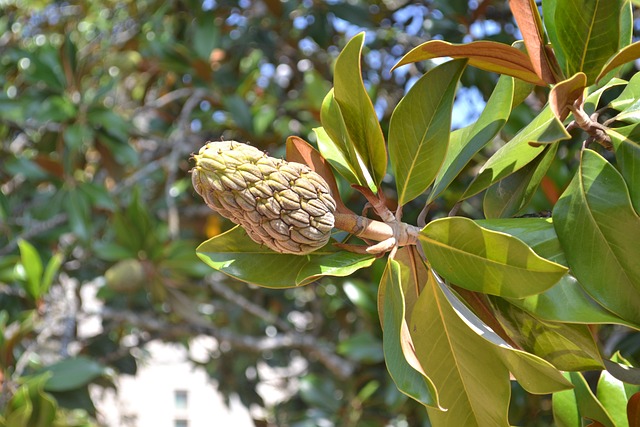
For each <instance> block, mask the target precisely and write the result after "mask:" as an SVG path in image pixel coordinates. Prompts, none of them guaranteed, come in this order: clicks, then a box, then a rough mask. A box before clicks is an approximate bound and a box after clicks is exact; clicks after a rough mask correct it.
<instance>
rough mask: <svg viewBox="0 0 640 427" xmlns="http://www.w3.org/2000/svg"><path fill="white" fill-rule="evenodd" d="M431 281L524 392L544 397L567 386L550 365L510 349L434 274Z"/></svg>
mask: <svg viewBox="0 0 640 427" xmlns="http://www.w3.org/2000/svg"><path fill="white" fill-rule="evenodd" d="M433 278H434V279H435V280H436V281H437V282H438V283H439V285H440V289H441V290H442V292H443V294H444V295H445V297H446V298H447V300H448V301H449V304H451V307H452V308H453V309H454V311H455V312H456V314H457V315H458V317H459V318H460V319H461V320H462V321H463V322H464V323H466V324H467V326H469V328H471V330H473V331H474V332H475V333H476V334H478V336H480V337H482V338H483V339H484V340H485V341H487V342H489V343H491V344H492V347H491V349H493V350H495V351H497V353H496V356H497V357H498V358H499V359H501V360H502V362H503V363H504V364H505V366H506V367H507V368H508V369H509V372H511V373H512V374H513V376H514V377H515V378H516V379H517V380H518V382H519V383H520V384H521V385H522V387H523V388H524V389H525V390H527V391H528V392H529V393H534V394H547V393H552V392H555V391H560V390H565V389H567V388H570V387H571V384H570V383H569V382H568V381H566V380H565V379H564V377H563V376H562V374H561V373H560V371H558V370H557V369H556V368H555V367H554V366H553V365H551V364H550V363H549V362H547V361H545V360H543V359H541V358H540V357H538V356H536V355H533V354H531V353H527V352H525V351H521V350H518V349H515V348H513V347H512V346H511V345H510V344H509V343H507V342H506V341H505V340H504V339H503V338H502V337H500V336H499V335H498V334H496V333H495V332H494V331H493V330H492V329H491V328H490V327H488V326H487V325H486V324H485V323H484V322H483V321H482V320H480V318H478V316H476V315H475V314H474V313H473V312H472V311H471V310H470V309H469V308H468V307H467V306H466V305H465V304H464V303H463V302H462V301H461V300H460V299H458V298H457V297H456V296H455V295H454V293H453V292H452V291H451V289H449V288H448V287H447V286H446V285H445V284H444V282H443V281H442V279H440V277H439V276H438V275H436V274H434V275H433Z"/></svg>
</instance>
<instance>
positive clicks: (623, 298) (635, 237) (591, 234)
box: [553, 150, 640, 324]
mask: <svg viewBox="0 0 640 427" xmlns="http://www.w3.org/2000/svg"><path fill="white" fill-rule="evenodd" d="M553 218H554V222H553V224H554V226H555V229H556V232H557V234H558V238H559V240H560V244H561V245H562V248H563V249H564V252H565V255H566V258H567V261H568V264H569V267H570V268H571V271H572V273H573V274H574V275H575V277H576V278H577V279H578V281H579V282H580V284H581V285H582V286H583V287H584V288H585V290H586V291H587V292H588V293H589V295H591V296H592V297H593V298H594V299H595V300H596V301H598V302H599V303H600V304H602V305H603V306H604V307H606V308H607V309H609V310H610V311H612V312H613V313H615V314H617V315H618V316H620V317H621V318H623V319H626V320H628V321H630V322H633V323H635V324H638V323H640V310H638V307H640V263H638V242H639V241H640V218H639V217H638V215H637V214H636V212H635V211H634V210H633V207H632V206H631V200H630V199H629V193H628V191H627V187H626V184H625V183H624V180H623V178H622V176H621V175H620V174H619V173H618V172H617V171H616V170H615V169H614V167H613V166H611V164H609V163H608V162H607V161H606V160H605V159H604V158H602V157H601V156H600V155H599V154H597V153H595V152H594V151H591V150H584V151H583V153H582V157H581V161H580V168H579V170H578V172H577V173H576V176H575V177H574V179H573V180H572V181H571V184H569V187H568V188H567V190H566V191H565V192H564V194H563V195H562V197H560V200H558V203H557V204H556V206H555V208H554V210H553ZM577 230H579V232H576V231H577Z"/></svg>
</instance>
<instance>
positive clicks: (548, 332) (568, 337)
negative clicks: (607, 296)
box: [491, 297, 604, 371]
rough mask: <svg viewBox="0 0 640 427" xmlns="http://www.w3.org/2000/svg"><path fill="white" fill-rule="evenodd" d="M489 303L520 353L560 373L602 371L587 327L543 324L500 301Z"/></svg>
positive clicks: (493, 300) (494, 300) (552, 323)
mask: <svg viewBox="0 0 640 427" xmlns="http://www.w3.org/2000/svg"><path fill="white" fill-rule="evenodd" d="M491 300H492V302H493V306H494V307H495V308H496V309H497V311H498V316H499V317H498V318H499V320H500V322H501V323H502V324H503V326H504V327H505V329H506V330H507V333H508V334H509V336H510V337H511V339H512V340H513V341H515V342H516V344H518V346H520V347H521V348H522V349H523V350H525V351H527V352H529V353H533V354H535V355H536V356H539V357H541V358H543V359H544V360H546V361H548V362H550V363H551V364H552V365H553V366H555V367H556V368H558V369H560V370H563V371H583V370H596V369H603V368H604V364H603V361H602V358H601V357H600V352H599V349H598V346H597V345H596V343H595V342H594V340H593V335H592V334H591V331H590V330H589V327H588V326H587V325H578V324H566V323H556V322H546V321H543V320H540V319H537V318H535V317H534V316H532V315H531V314H529V313H528V312H526V311H524V310H521V309H519V308H517V307H515V306H513V305H511V304H509V303H508V302H507V301H505V300H503V299H501V298H497V297H493V298H491Z"/></svg>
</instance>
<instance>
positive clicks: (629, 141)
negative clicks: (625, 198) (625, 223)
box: [607, 125, 640, 213]
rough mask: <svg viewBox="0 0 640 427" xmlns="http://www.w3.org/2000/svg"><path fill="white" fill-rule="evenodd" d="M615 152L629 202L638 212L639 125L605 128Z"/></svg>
mask: <svg viewBox="0 0 640 427" xmlns="http://www.w3.org/2000/svg"><path fill="white" fill-rule="evenodd" d="M607 135H609V136H610V137H611V142H612V143H613V148H614V150H615V152H616V161H617V164H618V168H619V169H620V172H621V173H622V176H623V177H624V180H625V182H626V183H627V187H628V188H629V196H630V197H631V204H632V205H633V207H634V209H635V211H636V213H640V126H638V125H632V126H625V127H623V128H616V129H607Z"/></svg>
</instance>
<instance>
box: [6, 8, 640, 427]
mask: <svg viewBox="0 0 640 427" xmlns="http://www.w3.org/2000/svg"><path fill="white" fill-rule="evenodd" d="M0 8H1V9H0V11H1V13H0V88H1V90H0V141H1V145H0V150H1V151H0V190H1V191H0V381H1V382H0V384H1V393H0V414H2V415H3V419H1V420H0V421H1V422H2V424H4V425H8V426H13V425H15V426H20V425H34V426H40V425H42V426H48V425H59V426H67V425H68V426H71V425H78V426H80V425H95V424H96V422H97V421H96V420H99V414H98V413H97V412H96V409H95V406H94V404H93V401H92V396H94V395H92V394H90V393H89V386H90V385H91V386H92V387H94V386H96V385H97V386H98V387H106V388H108V387H113V385H114V381H113V380H114V377H115V376H117V375H119V374H135V372H136V369H137V365H138V362H139V361H140V360H141V359H142V358H143V357H144V351H143V350H144V347H145V344H146V343H149V342H151V341H154V340H161V341H165V342H172V343H178V344H181V345H183V346H185V347H186V348H189V347H190V346H191V345H192V344H193V342H194V340H195V339H196V337H198V336H200V335H203V334H204V335H208V336H211V337H213V338H214V339H215V343H216V345H214V346H212V347H211V348H210V349H209V350H210V351H209V352H208V354H207V357H206V358H204V359H203V358H202V357H200V358H198V359H197V360H194V364H198V365H201V366H203V367H204V368H205V369H206V370H207V372H208V373H209V375H210V376H211V378H212V379H214V380H215V381H216V382H217V384H218V388H219V389H220V391H221V392H222V393H224V394H225V395H226V396H227V397H229V396H233V395H237V396H239V397H240V399H241V401H242V402H243V403H244V404H245V405H246V406H247V407H249V408H251V410H252V414H253V415H254V417H255V422H256V425H278V426H287V425H290V426H320V425H342V426H348V425H354V426H355V425H358V426H386V425H397V426H402V425H411V426H417V425H428V420H427V419H426V413H425V411H424V410H423V409H422V408H421V407H419V405H417V404H416V403H415V402H413V401H411V400H409V399H407V398H405V397H404V396H403V395H402V394H400V393H399V392H398V391H397V389H396V388H395V386H394V385H393V383H392V381H391V380H390V378H389V376H388V374H387V372H386V369H385V366H384V362H383V360H382V351H381V335H380V327H379V320H378V318H377V312H376V287H375V284H376V283H377V282H378V281H379V276H380V274H381V270H382V268H383V265H377V264H376V265H375V266H374V268H372V269H369V270H365V271H364V272H361V273H358V275H357V276H353V277H350V278H346V279H344V278H331V279H323V280H322V281H321V282H319V283H317V284H312V285H310V286H307V287H304V288H300V289H290V290H287V291H270V290H267V289H262V288H257V287H251V286H246V285H245V284H241V283H236V282H234V281H232V280H230V279H228V278H226V277H221V276H218V275H215V274H211V272H210V270H209V269H208V268H207V267H206V266H205V265H204V264H203V263H201V262H200V261H199V260H198V259H197V258H196V256H195V247H196V246H197V244H198V243H199V242H201V241H203V240H204V239H206V238H208V237H211V236H213V235H216V234H218V233H220V232H221V231H223V230H225V229H227V228H229V227H230V226H231V224H230V223H228V222H226V220H223V219H221V218H220V217H218V216H216V215H215V214H213V212H212V211H210V210H208V208H207V207H206V206H205V205H204V203H202V201H201V200H200V199H199V198H198V197H197V195H196V194H195V192H194V191H193V189H192V188H191V181H190V176H189V169H190V167H191V166H190V163H189V156H190V154H191V153H193V152H196V151H197V150H198V149H199V147H200V146H202V145H203V144H204V143H205V142H206V141H207V140H215V139H220V138H224V139H235V140H238V141H249V142H251V143H252V144H253V145H255V146H258V147H259V148H261V149H264V150H267V151H268V152H269V153H270V154H271V155H273V156H284V141H285V139H286V138H287V136H289V135H299V136H301V137H303V138H305V139H307V140H310V141H311V142H313V132H312V131H311V129H312V128H314V127H317V126H319V125H320V124H319V111H320V105H321V102H322V99H323V98H324V96H325V94H326V93H327V91H328V90H329V89H330V88H331V80H332V66H333V62H334V60H335V58H336V57H337V55H338V53H339V52H340V49H341V48H342V47H343V46H344V44H345V43H346V42H347V41H348V40H349V38H350V37H351V36H353V35H354V34H356V33H357V32H359V31H362V30H365V31H366V34H367V36H366V45H365V51H364V63H363V73H364V79H365V84H366V86H367V89H368V90H369V93H370V96H371V98H372V100H373V102H374V105H375V109H376V112H377V114H378V116H379V118H380V120H381V122H382V126H383V129H386V127H387V123H388V119H389V118H390V115H391V112H392V111H393V108H394V107H395V105H396V104H397V102H398V101H399V100H400V99H401V97H402V96H403V94H404V93H406V90H407V89H408V87H410V85H411V84H412V83H413V82H415V80H416V79H417V78H418V77H420V76H421V75H422V73H423V72H424V71H425V70H426V69H428V68H430V67H431V66H433V64H429V63H422V64H417V65H414V66H410V67H401V68H400V69H398V70H396V71H394V72H393V73H390V71H389V70H390V68H391V67H392V65H393V64H395V63H396V62H397V60H398V59H399V58H400V57H401V56H402V55H403V54H404V53H406V52H408V51H409V50H410V49H411V48H413V47H415V46H416V45H418V44H420V43H422V42H424V41H426V40H429V39H444V40H447V41H450V42H469V41H472V40H475V39H491V40H496V41H500V42H504V43H511V42H513V41H514V40H515V39H517V38H518V34H517V32H516V29H515V25H514V21H513V18H512V16H511V15H510V11H509V7H508V3H507V1H506V0H431V1H426V2H417V3H413V2H407V1H402V0H376V1H366V2H365V1H359V0H354V1H350V2H338V1H328V0H303V1H301V2H297V1H280V0H263V1H258V0H256V1H249V0H240V1H224V0H218V1H216V0H204V1H188V0H184V1H178V0H173V1H165V0H162V1H160V0H141V1H118V0H96V1H91V2H86V1H58V2H52V1H45V0H31V1H30V0H0ZM496 80H497V77H496V76H494V75H491V74H488V73H485V72H482V71H480V70H476V69H468V70H467V71H466V72H465V74H464V76H463V78H462V85H463V87H461V88H460V91H459V94H458V98H457V100H456V105H455V108H454V119H453V123H454V126H456V127H460V126H462V125H464V124H467V123H469V122H470V121H471V120H473V119H474V118H475V117H477V115H478V114H479V112H480V111H481V109H482V106H483V104H484V101H485V99H486V98H487V97H488V95H489V94H490V92H491V90H492V88H493V86H494V85H495V82H496ZM536 95H537V96H536ZM544 102H545V99H544V94H543V93H542V92H541V93H539V94H534V96H532V97H530V98H529V99H528V102H527V103H525V104H523V105H522V106H520V107H518V108H517V109H516V110H515V111H514V114H513V116H512V118H511V119H510V120H511V127H510V126H507V127H506V128H505V131H504V132H507V133H508V132H509V129H517V128H519V126H520V124H521V123H527V122H528V121H529V120H530V119H531V118H532V117H533V116H534V113H535V111H536V109H537V108H539V107H540V106H541V105H543V104H544ZM564 159H565V160H567V162H568V161H569V160H570V159H572V155H571V153H566V154H565V156H564ZM561 160H562V156H561ZM472 171H473V166H472V167H471V168H470V170H469V172H468V177H471V172H472ZM568 171H569V169H568V167H567V165H566V164H563V163H562V161H560V162H558V164H557V165H554V166H553V167H552V169H551V172H550V176H551V178H550V179H549V180H548V181H547V182H546V184H545V183H543V186H542V190H541V192H540V194H539V195H538V196H537V197H538V198H537V199H536V200H538V201H534V208H535V209H538V210H543V209H545V206H546V205H545V194H546V195H550V196H552V197H553V194H551V193H553V192H554V191H556V192H557V191H558V189H559V188H562V186H563V185H565V184H566V183H567V182H568V179H569V178H570V176H569V172H568ZM389 184H392V182H389ZM342 186H343V187H345V185H344V183H342ZM392 188H393V186H392V185H389V186H388V188H386V189H385V190H386V191H388V193H389V194H388V196H389V198H390V199H391V200H392V199H393V197H394V195H393V193H392V191H393V190H392ZM458 188H460V189H462V188H464V183H461V184H460V185H459V187H458ZM344 190H345V193H344V194H345V195H346V197H347V198H348V200H346V202H347V204H348V205H349V206H350V207H351V208H352V209H354V210H356V211H358V210H361V209H362V207H363V204H364V201H363V200H362V199H361V198H359V196H358V195H357V194H354V193H353V192H349V189H348V188H345V189H344ZM450 191H453V192H455V191H456V186H454V187H453V188H452V189H451V190H450ZM545 192H546V193H545ZM547 193H548V194H547ZM556 197H557V195H556ZM452 199H453V197H447V195H446V194H445V195H444V197H442V198H441V200H439V201H437V203H436V205H435V206H434V207H433V208H432V210H431V211H430V215H432V216H441V215H443V214H445V213H446V212H447V211H448V209H450V208H451V206H450V205H449V204H448V202H447V201H448V200H452ZM413 203H415V205H412V206H413V207H414V208H415V209H412V207H411V206H409V207H407V208H406V209H405V212H406V215H405V218H406V219H407V220H408V221H412V220H414V219H415V217H416V216H417V213H418V212H419V211H420V210H421V208H422V205H421V203H424V201H423V200H422V201H421V200H420V199H418V200H417V201H415V202H413ZM474 203H475V205H474ZM479 203H480V202H478V201H474V200H473V199H472V200H471V202H468V203H465V205H463V206H462V209H463V211H464V213H465V214H466V215H470V216H474V215H475V216H477V215H479V212H480V210H479ZM412 212H413V213H412ZM412 215H413V216H412ZM94 294H95V295H97V298H98V301H99V302H100V303H101V304H102V305H101V306H97V307H95V306H90V305H89V304H88V303H87V301H89V300H91V299H93V296H94ZM98 314H99V316H100V317H99V318H100V327H99V328H98V332H93V333H90V334H87V333H83V332H82V325H83V322H84V321H86V320H87V319H88V318H91V317H92V316H94V317H95V316H96V315H98ZM615 332H616V331H615V330H614V329H612V330H610V331H609V332H608V333H609V334H610V335H611V336H613V337H614V338H615V340H616V341H617V342H616V344H617V345H618V346H622V347H623V348H624V347H625V346H626V348H627V356H628V357H633V355H634V354H635V355H637V354H638V352H639V347H640V346H639V345H638V342H637V340H636V341H631V340H629V341H628V342H625V336H624V335H623V336H620V334H616V333H615ZM265 366H268V367H271V368H274V369H275V370H271V371H270V372H277V373H278V375H277V378H276V379H273V378H271V379H268V381H266V380H265V378H263V376H264V375H263V372H265V368H264V367H265ZM66 369H73V371H74V372H76V373H80V374H81V375H79V376H78V375H75V376H74V377H76V378H78V379H77V380H76V381H69V380H68V376H66V375H64V373H65V370H66ZM265 381H266V382H268V384H265ZM269 386H270V387H273V390H278V392H279V398H278V402H277V408H276V407H274V405H273V403H274V398H273V396H271V397H269V396H270V393H271V392H270V391H269V390H270V389H269V388H268V387H269ZM261 387H262V388H261ZM514 387H515V388H514V398H513V403H512V411H511V414H510V415H511V420H510V421H511V423H512V424H518V425H530V426H534V425H535V426H544V425H550V423H551V411H550V399H549V396H535V397H534V396H529V395H526V394H525V393H524V392H523V391H522V390H521V389H519V388H518V386H517V385H515V386H514ZM25 402H26V403H25ZM27 403H29V404H30V408H31V409H29V410H26V409H24V408H25V405H26V406H29V405H27Z"/></svg>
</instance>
